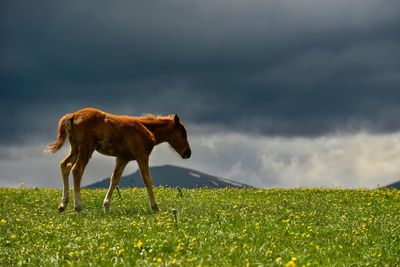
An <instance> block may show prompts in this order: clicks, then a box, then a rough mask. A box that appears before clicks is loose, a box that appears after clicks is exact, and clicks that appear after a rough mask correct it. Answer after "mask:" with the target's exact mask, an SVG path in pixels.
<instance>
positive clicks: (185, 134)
mask: <svg viewBox="0 0 400 267" xmlns="http://www.w3.org/2000/svg"><path fill="white" fill-rule="evenodd" d="M182 137H183V138H187V133H186V131H185V130H184V131H183V132H182Z"/></svg>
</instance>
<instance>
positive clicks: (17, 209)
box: [0, 188, 400, 266]
mask: <svg viewBox="0 0 400 267" xmlns="http://www.w3.org/2000/svg"><path fill="white" fill-rule="evenodd" d="M120 191H121V195H122V198H120V199H119V198H118V194H117V192H116V194H115V198H114V201H113V203H112V210H111V212H110V213H109V214H104V213H103V210H102V200H103V198H104V195H105V190H83V192H82V204H83V209H84V210H83V212H82V213H80V214H78V213H76V212H75V211H73V205H72V203H70V205H69V206H68V209H67V211H65V212H64V213H62V214H60V213H58V211H57V205H58V200H59V198H60V196H61V190H50V189H36V190H35V189H4V188H3V189H2V188H0V266H16V265H28V264H30V265H36V266H57V265H73V266H109V265H126V266H133V265H136V266H153V265H154V266H156V265H170V266H174V265H184V266H198V265H201V266H285V265H286V266H366V265H372V266H399V265H400V258H399V256H400V212H399V208H400V193H399V191H398V190H327V189H293V190H283V189H271V190H258V189H219V190H215V189H214V190H212V189H193V190H185V189H182V193H183V195H182V196H181V195H180V194H179V191H178V190H176V189H166V188H156V189H155V193H156V199H157V201H158V204H159V206H160V208H161V212H159V213H153V212H152V211H151V210H150V208H149V206H148V203H147V194H146V192H145V190H143V189H123V190H120Z"/></svg>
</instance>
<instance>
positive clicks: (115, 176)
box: [103, 158, 128, 212]
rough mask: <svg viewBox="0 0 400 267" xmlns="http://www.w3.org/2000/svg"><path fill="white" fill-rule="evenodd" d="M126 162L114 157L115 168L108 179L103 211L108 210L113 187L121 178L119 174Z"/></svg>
mask: <svg viewBox="0 0 400 267" xmlns="http://www.w3.org/2000/svg"><path fill="white" fill-rule="evenodd" d="M126 164H128V161H127V160H123V159H120V158H116V160H115V169H114V172H113V174H112V176H111V179H110V187H109V188H108V191H107V195H106V197H105V198H104V201H103V207H104V211H105V212H108V211H110V206H111V199H112V195H113V192H114V189H115V187H116V186H117V185H118V182H119V180H120V179H121V175H122V172H123V171H124V169H125V166H126Z"/></svg>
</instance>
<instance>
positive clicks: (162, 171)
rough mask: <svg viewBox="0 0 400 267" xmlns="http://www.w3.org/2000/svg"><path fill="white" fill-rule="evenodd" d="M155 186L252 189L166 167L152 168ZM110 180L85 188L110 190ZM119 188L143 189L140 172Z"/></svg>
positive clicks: (209, 176) (193, 172)
mask: <svg viewBox="0 0 400 267" xmlns="http://www.w3.org/2000/svg"><path fill="white" fill-rule="evenodd" d="M150 173H151V176H152V178H153V185H154V186H161V185H162V186H165V187H177V186H179V187H182V188H198V187H209V188H223V187H251V186H249V185H246V184H242V183H238V182H234V181H231V180H228V179H224V178H220V177H216V176H212V175H209V174H205V173H202V172H199V171H196V170H192V169H187V168H182V167H177V166H172V165H164V166H157V167H150ZM109 184H110V178H106V179H104V180H102V181H99V182H96V183H93V184H89V185H87V186H85V188H108V186H109ZM118 186H119V187H143V186H144V185H143V181H142V176H141V175H140V172H139V171H136V172H135V173H132V174H129V175H126V176H122V178H121V181H120V182H119V184H118Z"/></svg>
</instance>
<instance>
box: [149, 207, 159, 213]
mask: <svg viewBox="0 0 400 267" xmlns="http://www.w3.org/2000/svg"><path fill="white" fill-rule="evenodd" d="M151 208H152V209H153V211H154V212H159V211H160V209H159V208H158V206H154V207H151Z"/></svg>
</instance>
